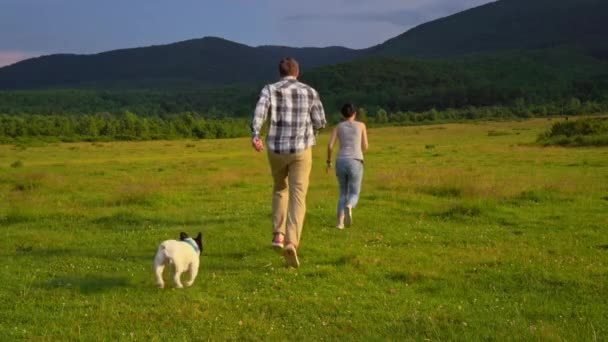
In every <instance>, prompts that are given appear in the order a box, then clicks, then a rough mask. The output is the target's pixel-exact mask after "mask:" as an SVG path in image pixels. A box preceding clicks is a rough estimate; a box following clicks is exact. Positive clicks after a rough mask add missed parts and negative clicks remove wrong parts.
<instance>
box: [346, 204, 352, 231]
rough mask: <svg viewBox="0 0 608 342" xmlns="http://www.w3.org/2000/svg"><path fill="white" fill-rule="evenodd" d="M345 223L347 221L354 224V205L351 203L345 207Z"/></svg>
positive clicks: (347, 223) (348, 223)
mask: <svg viewBox="0 0 608 342" xmlns="http://www.w3.org/2000/svg"><path fill="white" fill-rule="evenodd" d="M344 223H346V225H347V226H350V225H351V224H353V207H351V206H350V205H347V206H346V207H345V208H344Z"/></svg>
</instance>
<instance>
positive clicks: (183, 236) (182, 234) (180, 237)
mask: <svg viewBox="0 0 608 342" xmlns="http://www.w3.org/2000/svg"><path fill="white" fill-rule="evenodd" d="M187 238H188V234H186V233H184V232H181V233H179V239H180V240H181V241H184V240H186V239H187Z"/></svg>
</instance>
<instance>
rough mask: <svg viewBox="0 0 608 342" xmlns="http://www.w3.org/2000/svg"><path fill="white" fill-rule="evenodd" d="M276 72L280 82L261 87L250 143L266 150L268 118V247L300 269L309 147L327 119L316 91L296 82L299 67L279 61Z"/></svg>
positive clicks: (259, 149) (310, 156)
mask: <svg viewBox="0 0 608 342" xmlns="http://www.w3.org/2000/svg"><path fill="white" fill-rule="evenodd" d="M279 74H280V75H281V79H280V80H279V81H278V82H276V83H273V84H268V85H266V86H265V87H264V88H263V89H262V93H261V94H260V99H259V100H258V103H257V106H256V108H255V114H254V116H253V120H252V122H251V131H252V132H251V133H252V140H251V144H252V146H253V148H254V149H255V150H256V151H258V152H261V151H262V150H264V143H263V142H262V139H261V137H260V131H261V129H262V125H263V124H264V123H265V122H266V119H267V117H268V115H270V125H269V129H268V136H267V137H266V145H267V147H268V161H269V163H270V169H271V172H272V177H273V179H274V188H273V198H272V224H273V234H274V238H273V240H272V246H273V247H275V248H283V249H284V255H285V260H286V261H287V264H288V265H289V266H291V267H298V266H299V265H300V261H299V260H298V253H297V249H298V245H299V243H300V238H301V236H302V227H303V225H304V216H305V214H306V193H307V191H308V180H309V176H310V170H311V168H312V146H313V145H314V144H315V142H316V141H315V135H316V133H317V132H318V131H319V130H320V129H321V128H323V127H325V123H326V120H325V112H324V110H323V104H322V103H321V100H320V98H319V94H318V93H317V91H316V90H314V89H313V88H311V87H310V86H308V85H306V84H304V83H301V82H299V81H298V76H299V74H300V68H299V65H298V62H297V61H296V60H295V59H293V58H285V59H283V60H281V61H280V62H279Z"/></svg>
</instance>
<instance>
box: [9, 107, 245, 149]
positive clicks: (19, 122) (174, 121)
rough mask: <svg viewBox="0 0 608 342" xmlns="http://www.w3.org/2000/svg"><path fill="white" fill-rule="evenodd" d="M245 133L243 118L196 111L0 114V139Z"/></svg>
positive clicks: (210, 136)
mask: <svg viewBox="0 0 608 342" xmlns="http://www.w3.org/2000/svg"><path fill="white" fill-rule="evenodd" d="M247 134H249V122H248V121H247V120H245V119H233V118H203V117H201V116H199V115H197V114H196V113H189V112H186V113H182V114H178V115H167V116H163V117H161V116H152V117H149V116H146V117H143V116H138V115H136V114H134V113H132V112H129V111H126V112H123V113H121V114H110V113H98V114H94V115H88V114H85V115H31V114H24V115H6V114H3V115H0V142H4V143H7V142H14V141H18V140H23V139H29V140H31V139H39V140H49V139H50V140H56V139H59V140H62V141H106V140H156V139H176V138H195V139H213V138H234V137H241V136H245V135H247Z"/></svg>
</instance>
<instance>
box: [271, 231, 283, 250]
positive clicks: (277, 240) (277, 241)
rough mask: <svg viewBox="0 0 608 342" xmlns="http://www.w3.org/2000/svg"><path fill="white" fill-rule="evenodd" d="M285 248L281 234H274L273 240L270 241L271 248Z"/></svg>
mask: <svg viewBox="0 0 608 342" xmlns="http://www.w3.org/2000/svg"><path fill="white" fill-rule="evenodd" d="M283 247H285V241H284V240H283V237H282V235H281V234H275V236H274V239H272V248H275V249H283Z"/></svg>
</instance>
